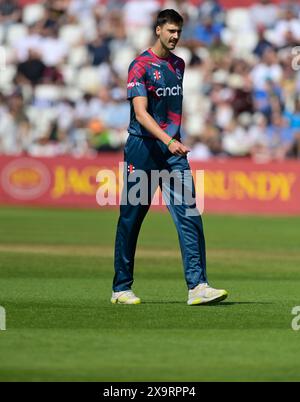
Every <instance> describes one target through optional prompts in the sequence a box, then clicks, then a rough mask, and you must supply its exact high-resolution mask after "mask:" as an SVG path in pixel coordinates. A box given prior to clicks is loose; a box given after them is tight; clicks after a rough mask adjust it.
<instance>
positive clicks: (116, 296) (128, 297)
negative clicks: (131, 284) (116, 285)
mask: <svg viewBox="0 0 300 402" xmlns="http://www.w3.org/2000/svg"><path fill="white" fill-rule="evenodd" d="M110 301H111V302H112V304H117V303H118V304H140V303H141V299H140V298H139V297H137V296H136V295H135V294H134V293H133V291H132V290H124V291H123V292H112V297H111V299H110Z"/></svg>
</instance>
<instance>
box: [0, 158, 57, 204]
mask: <svg viewBox="0 0 300 402" xmlns="http://www.w3.org/2000/svg"><path fill="white" fill-rule="evenodd" d="M50 182H51V179H50V173H49V171H48V168H47V167H46V166H45V165H44V164H42V163H41V162H38V161H35V160H33V159H26V158H21V159H16V160H14V161H12V162H10V163H8V164H7V165H6V166H5V167H4V169H3V171H2V174H1V184H2V187H3V189H4V191H5V192H6V193H7V194H8V195H10V196H11V197H13V198H15V199H17V200H22V201H27V200H34V199H36V198H38V197H40V196H41V195H43V194H44V193H45V192H46V191H47V190H48V189H49V187H50Z"/></svg>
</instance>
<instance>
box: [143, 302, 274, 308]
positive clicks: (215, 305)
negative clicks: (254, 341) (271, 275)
mask: <svg viewBox="0 0 300 402" xmlns="http://www.w3.org/2000/svg"><path fill="white" fill-rule="evenodd" d="M184 303H185V302H183V301H143V303H142V304H184ZM243 304H245V305H249V304H255V305H266V304H275V303H271V302H252V301H245V302H210V303H205V304H197V305H194V306H189V307H205V306H213V307H227V306H228V307H229V306H235V305H243Z"/></svg>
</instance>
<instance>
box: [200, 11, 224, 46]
mask: <svg viewBox="0 0 300 402" xmlns="http://www.w3.org/2000/svg"><path fill="white" fill-rule="evenodd" d="M221 31H222V25H221V24H220V23H215V22H214V20H213V18H212V17H210V16H206V17H205V18H203V19H202V20H201V22H200V24H199V25H198V26H197V27H196V29H195V33H194V39H195V40H196V41H197V42H198V43H199V44H200V45H202V46H208V47H210V46H213V45H214V44H215V43H216V42H219V41H220V35H221Z"/></svg>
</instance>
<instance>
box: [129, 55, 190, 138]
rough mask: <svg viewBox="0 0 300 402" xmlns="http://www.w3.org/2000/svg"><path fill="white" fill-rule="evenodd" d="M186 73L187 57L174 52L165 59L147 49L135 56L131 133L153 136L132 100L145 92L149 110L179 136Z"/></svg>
mask: <svg viewBox="0 0 300 402" xmlns="http://www.w3.org/2000/svg"><path fill="white" fill-rule="evenodd" d="M183 74H184V61H183V60H182V59H181V58H180V57H177V56H176V55H175V54H173V53H170V56H169V57H168V58H165V59H164V58H160V57H158V56H156V54H154V53H153V52H152V50H151V49H148V50H146V51H145V52H144V53H142V54H141V55H140V56H138V57H137V58H136V59H135V60H133V62H132V63H131V64H130V66H129V71H128V83H127V99H129V100H130V106H131V112H130V124H129V127H128V132H129V134H133V135H138V136H146V137H147V136H148V137H149V136H150V137H152V135H151V134H150V133H149V132H148V131H147V130H146V129H145V128H144V127H142V126H141V125H140V124H139V122H138V121H137V119H136V116H135V112H134V108H133V104H132V99H133V98H134V97H135V96H146V97H147V98H148V113H149V114H150V115H151V116H152V117H153V118H154V120H155V121H156V122H157V123H158V124H159V126H160V127H161V128H162V129H163V130H164V131H165V132H166V133H167V134H169V135H170V137H174V136H175V135H177V136H180V125H181V115H182V79H183Z"/></svg>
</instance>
